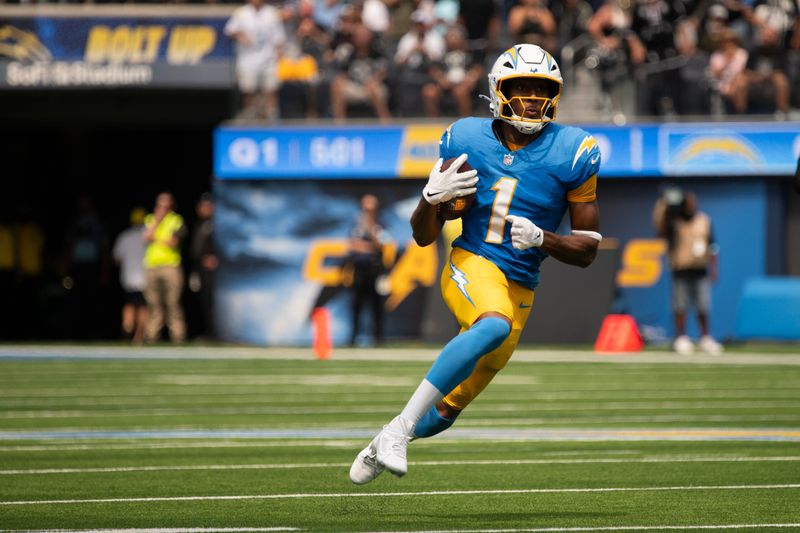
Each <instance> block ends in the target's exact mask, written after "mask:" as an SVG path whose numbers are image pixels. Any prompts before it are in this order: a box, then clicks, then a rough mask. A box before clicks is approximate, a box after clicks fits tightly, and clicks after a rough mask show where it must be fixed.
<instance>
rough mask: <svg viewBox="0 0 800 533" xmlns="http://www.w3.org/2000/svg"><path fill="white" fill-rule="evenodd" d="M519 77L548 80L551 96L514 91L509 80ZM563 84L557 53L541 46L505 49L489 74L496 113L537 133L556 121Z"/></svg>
mask: <svg viewBox="0 0 800 533" xmlns="http://www.w3.org/2000/svg"><path fill="white" fill-rule="evenodd" d="M519 78H528V79H529V78H533V79H541V80H544V81H545V82H546V85H547V95H546V96H545V95H543V94H538V92H537V93H536V94H524V95H520V94H513V92H512V91H510V90H509V88H508V84H507V82H509V81H510V80H513V79H519ZM504 82H506V84H504ZM562 85H563V80H562V78H561V70H560V69H559V68H558V64H557V63H556V61H555V59H553V56H551V55H550V54H549V53H547V52H546V51H545V50H544V49H543V48H541V47H539V46H536V45H533V44H518V45H515V46H513V47H511V48H509V49H508V50H506V51H505V52H503V53H502V54H501V55H500V57H498V58H497V61H495V63H494V66H493V67H492V70H491V71H490V73H489V95H490V98H489V109H490V111H491V112H492V116H494V117H495V118H498V119H500V120H503V121H504V122H507V123H508V124H511V125H512V126H514V127H515V128H516V129H517V130H519V131H520V132H522V133H527V134H532V133H536V132H537V131H539V130H540V129H542V128H543V127H544V126H545V124H547V123H548V122H551V121H553V120H555V118H556V111H557V108H558V102H559V100H560V98H561V88H562ZM504 90H505V93H504ZM539 92H540V91H539ZM526 108H527V109H528V111H527V112H526Z"/></svg>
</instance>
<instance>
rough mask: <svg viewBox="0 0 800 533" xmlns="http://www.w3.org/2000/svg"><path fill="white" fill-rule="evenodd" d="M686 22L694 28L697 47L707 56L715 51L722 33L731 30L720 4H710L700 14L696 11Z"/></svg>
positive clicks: (725, 11) (726, 15) (723, 8)
mask: <svg viewBox="0 0 800 533" xmlns="http://www.w3.org/2000/svg"><path fill="white" fill-rule="evenodd" d="M688 20H689V21H691V23H692V24H693V25H694V27H695V31H696V39H697V43H698V46H699V47H700V48H701V49H702V50H704V51H705V52H707V53H708V54H711V53H713V52H714V50H716V49H717V45H718V44H719V43H720V41H721V40H722V35H723V33H724V32H725V31H728V30H731V28H730V27H729V26H728V10H727V8H726V7H725V6H723V5H722V4H716V3H715V4H711V5H710V6H709V7H708V9H707V10H705V11H702V12H701V11H699V10H698V11H696V12H695V13H692V14H691V15H690V16H689V19H688ZM737 35H738V34H737ZM740 42H741V38H740Z"/></svg>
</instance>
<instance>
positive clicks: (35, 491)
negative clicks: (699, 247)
mask: <svg viewBox="0 0 800 533" xmlns="http://www.w3.org/2000/svg"><path fill="white" fill-rule="evenodd" d="M791 351H792V350H789V352H791ZM435 355H436V351H435V350H434V349H429V348H415V349H406V348H403V347H395V348H387V349H381V350H366V349H361V350H337V351H335V352H334V356H333V358H332V359H331V360H328V361H318V360H315V359H313V357H312V355H311V353H310V351H308V350H303V349H256V348H238V347H218V348H216V347H183V348H172V347H156V348H143V349H138V350H134V349H131V348H122V347H102V346H88V347H81V346H48V347H36V346H27V347H26V346H22V347H14V346H0V531H2V532H6V531H54V530H57V531H60V532H76V531H92V532H95V533H122V532H131V533H145V532H168V533H177V532H198V533H200V532H210V531H220V532H251V531H252V532H257V531H258V532H260V531H335V532H357V531H358V532H361V531H373V532H389V531H392V532H395V531H398V532H399V531H404V532H405V531H407V532H421V531H432V532H445V531H447V532H456V531H459V532H460V531H464V532H474V531H495V532H509V533H512V532H523V531H531V532H533V531H542V532H545V531H547V532H550V531H553V532H555V531H676V530H678V531H680V530H686V531H693V530H724V531H792V530H794V531H800V354H793V353H750V352H748V351H737V352H736V353H728V354H726V355H723V356H721V357H716V358H713V357H705V356H695V357H680V356H676V355H673V354H671V353H667V352H645V353H642V354H638V355H632V356H599V355H595V354H593V353H591V352H589V351H580V350H570V351H550V350H542V351H533V350H522V351H520V352H519V353H518V354H517V355H516V356H515V357H514V359H512V361H511V363H510V364H509V366H508V367H507V368H506V369H505V370H504V371H503V372H502V373H501V374H500V375H499V376H498V378H497V379H496V380H495V382H494V383H492V384H491V385H490V387H489V388H488V389H487V390H486V391H485V392H484V393H483V394H482V395H481V396H480V397H479V398H478V399H477V400H476V401H475V402H474V403H473V404H472V406H470V408H469V409H468V410H467V411H465V412H464V414H463V415H462V417H461V419H460V420H459V421H458V422H457V423H456V425H455V426H454V427H453V428H452V429H451V430H449V431H447V432H445V433H443V434H441V435H439V436H436V437H434V438H431V439H424V440H419V441H415V442H413V443H412V444H411V447H410V448H409V461H410V464H409V473H408V475H406V476H405V477H403V478H397V477H394V476H392V475H391V474H388V473H386V474H384V475H382V476H381V477H379V478H378V479H377V480H376V481H375V482H373V483H371V484H369V485H365V486H355V485H353V484H352V483H351V482H350V481H349V479H348V475H347V473H348V470H349V467H350V463H351V461H352V460H353V458H354V457H355V455H356V453H357V452H358V451H359V450H360V449H361V448H363V447H364V446H365V445H366V444H367V442H369V440H370V439H371V438H372V436H373V435H374V434H375V433H376V432H377V431H378V430H379V429H380V427H381V426H382V425H383V424H384V423H386V422H387V421H388V420H390V419H391V418H392V417H393V416H394V415H395V414H396V413H397V412H399V410H400V409H401V408H402V406H403V404H404V402H405V400H406V399H407V398H408V396H409V395H410V394H411V392H413V390H414V389H415V388H416V385H417V384H418V382H419V380H420V379H421V377H422V376H423V375H424V373H425V372H426V370H427V368H428V366H429V365H430V362H431V361H432V359H433V357H435Z"/></svg>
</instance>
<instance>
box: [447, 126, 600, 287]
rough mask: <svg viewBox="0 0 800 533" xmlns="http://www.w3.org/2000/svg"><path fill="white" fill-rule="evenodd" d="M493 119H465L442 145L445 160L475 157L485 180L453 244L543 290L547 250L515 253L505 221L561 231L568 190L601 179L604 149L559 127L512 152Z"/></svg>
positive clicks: (510, 276) (451, 129)
mask: <svg viewBox="0 0 800 533" xmlns="http://www.w3.org/2000/svg"><path fill="white" fill-rule="evenodd" d="M493 120H494V119H488V118H475V117H471V118H464V119H461V120H458V121H456V122H454V123H453V124H452V125H450V127H449V128H447V130H446V131H445V132H444V134H443V135H442V139H441V142H440V144H439V154H440V157H442V158H443V159H445V160H447V159H450V158H453V157H458V156H459V155H461V154H462V153H466V154H468V156H469V159H468V160H467V161H468V162H469V164H470V165H471V166H472V168H474V169H475V170H477V171H478V176H479V180H478V185H477V187H478V192H477V195H476V197H475V203H473V205H472V207H471V208H470V209H469V210H468V211H467V213H466V214H465V215H464V216H463V217H462V233H461V236H460V237H458V238H457V239H456V240H455V241H454V242H453V246H456V247H459V248H463V249H465V250H468V251H470V252H472V253H474V254H477V255H480V256H483V257H485V258H487V259H489V260H490V261H492V262H493V263H494V264H496V265H497V266H498V268H500V270H501V271H502V272H503V273H504V274H505V275H506V277H507V278H508V279H511V280H514V281H516V282H518V283H520V284H522V285H524V286H526V287H530V288H535V287H536V285H537V284H538V282H539V266H540V265H541V263H542V261H543V260H544V259H545V258H546V257H547V254H546V253H545V252H543V251H542V250H540V249H539V248H529V249H527V250H516V249H514V247H513V246H512V245H511V236H510V229H511V223H509V222H506V220H505V217H506V215H518V216H522V217H525V218H528V219H530V220H531V221H533V223H534V224H536V225H537V226H539V227H540V228H542V229H544V230H547V231H551V232H554V231H556V229H557V228H558V226H559V224H560V223H561V220H562V218H563V217H564V213H565V212H566V210H567V205H568V204H567V194H568V192H569V191H572V190H574V189H577V188H579V187H580V186H581V185H583V184H584V183H585V182H586V181H587V180H589V179H590V178H591V177H592V176H595V175H596V174H597V172H598V170H599V168H600V150H599V149H598V147H597V142H596V141H595V140H594V138H593V137H592V136H591V135H589V134H588V133H587V132H586V131H584V130H582V129H580V128H575V127H571V126H564V125H561V124H557V123H555V122H551V123H549V124H548V125H547V126H545V127H544V128H543V130H542V133H541V134H540V135H539V137H538V138H537V139H536V140H534V141H533V142H532V143H531V144H529V145H528V146H525V147H524V148H521V149H519V150H516V151H511V150H509V149H508V148H506V147H505V146H504V145H503V143H501V142H500V141H499V140H498V139H497V137H495V134H494V132H493V131H492V122H493Z"/></svg>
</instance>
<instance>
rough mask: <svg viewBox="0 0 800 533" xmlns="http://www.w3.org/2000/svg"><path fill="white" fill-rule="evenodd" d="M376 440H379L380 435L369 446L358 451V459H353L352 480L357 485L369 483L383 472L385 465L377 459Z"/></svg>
mask: <svg viewBox="0 0 800 533" xmlns="http://www.w3.org/2000/svg"><path fill="white" fill-rule="evenodd" d="M376 440H378V437H375V438H374V439H372V442H370V443H369V446H367V447H366V448H364V449H363V450H361V451H360V452H359V453H358V455H357V456H356V460H355V461H353V465H352V466H351V467H350V481H352V482H353V483H355V484H356V485H364V484H366V483H369V482H370V481H372V480H373V479H375V478H376V477H378V476H380V475H381V474H382V473H383V465H382V464H380V463H378V459H377V448H376V447H375V441H376Z"/></svg>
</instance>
